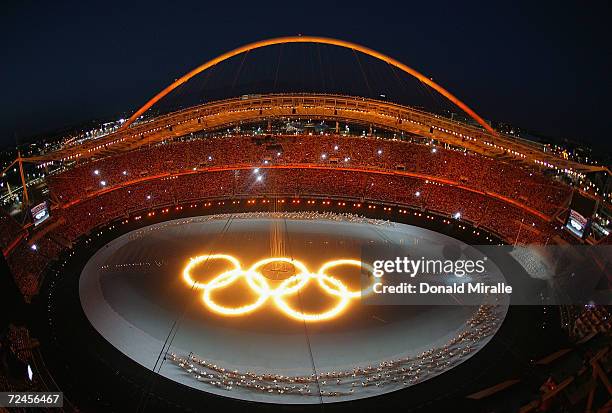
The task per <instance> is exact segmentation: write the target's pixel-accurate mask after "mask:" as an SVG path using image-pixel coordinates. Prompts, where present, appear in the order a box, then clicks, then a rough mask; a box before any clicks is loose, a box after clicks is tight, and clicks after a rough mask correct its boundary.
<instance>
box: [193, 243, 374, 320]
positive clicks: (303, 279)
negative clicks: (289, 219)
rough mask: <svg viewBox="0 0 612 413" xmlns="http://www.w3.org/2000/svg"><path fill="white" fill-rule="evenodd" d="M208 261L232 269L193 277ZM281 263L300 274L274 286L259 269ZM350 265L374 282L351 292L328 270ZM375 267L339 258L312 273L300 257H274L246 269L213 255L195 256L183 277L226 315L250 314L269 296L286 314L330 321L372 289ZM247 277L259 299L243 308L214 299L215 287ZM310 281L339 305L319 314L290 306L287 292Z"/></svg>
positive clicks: (232, 260) (230, 258)
mask: <svg viewBox="0 0 612 413" xmlns="http://www.w3.org/2000/svg"><path fill="white" fill-rule="evenodd" d="M209 260H224V261H227V262H229V263H230V264H231V265H232V266H233V269H231V270H228V271H225V272H223V273H221V274H219V275H217V276H216V277H215V278H213V279H212V280H210V281H209V282H207V283H202V282H199V281H196V280H194V279H193V277H192V276H191V271H192V270H193V268H194V267H196V266H197V265H199V264H201V263H203V262H207V261H209ZM275 262H282V263H287V264H290V265H292V266H293V267H294V268H295V269H296V272H297V274H295V275H292V276H291V277H288V278H286V279H285V280H283V281H282V282H281V283H280V284H279V285H278V286H277V287H276V288H271V287H270V284H269V283H268V281H267V280H266V278H265V277H264V276H263V275H262V274H261V272H259V271H258V269H259V268H261V267H264V266H265V265H268V264H270V263H275ZM342 265H348V266H354V267H359V268H361V267H364V268H365V269H366V270H367V271H369V275H370V277H371V278H372V283H371V284H370V285H369V286H368V288H367V289H366V290H364V291H361V290H356V291H350V290H349V289H348V288H347V287H346V286H345V285H344V283H342V281H340V280H338V279H336V278H334V277H332V276H330V275H327V274H326V271H328V270H330V269H331V268H334V267H338V266H342ZM372 273H373V268H372V266H371V265H369V264H365V263H362V262H361V261H358V260H352V259H340V260H333V261H328V262H326V263H325V264H323V265H322V266H321V268H320V269H319V271H318V272H316V273H311V272H310V271H309V270H308V268H307V267H306V266H305V265H304V264H303V263H302V262H301V261H298V260H294V259H291V258H286V257H272V258H266V259H263V260H261V261H258V262H256V263H255V264H253V265H252V266H251V267H250V268H249V269H247V270H243V269H242V268H241V265H240V261H238V260H237V259H236V258H235V257H232V256H231V255H226V254H210V255H199V256H197V257H192V258H191V259H190V260H189V262H188V263H187V265H186V266H185V268H184V269H183V280H184V281H185V282H186V283H187V284H188V285H189V286H190V287H192V288H195V289H198V290H204V294H203V296H202V299H203V300H204V303H205V304H206V306H207V307H208V308H209V309H210V310H212V311H214V312H215V313H218V314H222V315H226V316H240V315H245V314H248V313H251V312H253V311H255V310H256V309H258V308H259V307H261V306H262V305H263V304H264V303H265V302H266V301H268V299H272V300H273V301H274V304H275V305H276V307H277V308H278V309H280V310H281V311H282V312H283V313H285V314H286V315H287V316H289V317H291V318H293V319H296V320H299V321H311V322H315V321H323V320H329V319H331V318H334V317H336V316H337V315H338V314H340V313H341V312H342V311H343V310H344V309H345V308H346V306H347V305H348V304H349V302H350V301H351V300H352V299H355V298H359V297H361V296H363V295H368V294H370V293H371V292H372V284H373V282H374V277H373V276H372ZM242 277H244V278H245V280H246V282H247V284H248V285H249V287H250V288H251V290H252V291H253V292H255V293H256V294H258V297H257V299H256V300H255V301H254V302H253V303H251V304H247V305H244V306H241V307H226V306H222V305H220V304H218V303H217V302H215V301H214V300H213V298H212V293H213V292H214V291H215V290H220V289H222V288H225V287H227V286H229V285H231V284H232V283H234V282H236V281H237V280H239V279H240V278H242ZM311 280H315V281H316V282H318V284H319V286H320V287H321V288H322V289H323V290H324V291H325V292H326V293H327V294H329V295H331V296H334V297H336V298H337V299H338V302H337V304H336V305H335V306H334V307H333V308H332V309H330V310H327V311H323V312H320V313H306V312H301V311H298V310H296V309H294V308H293V307H291V306H290V305H289V304H288V303H287V301H286V300H285V297H286V296H288V295H293V294H296V293H297V292H298V291H300V290H301V289H302V288H304V287H305V286H306V285H307V284H308V283H309V282H310V281H311Z"/></svg>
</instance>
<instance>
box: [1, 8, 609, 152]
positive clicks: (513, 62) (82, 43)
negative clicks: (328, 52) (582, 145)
mask: <svg viewBox="0 0 612 413" xmlns="http://www.w3.org/2000/svg"><path fill="white" fill-rule="evenodd" d="M82 3H88V2H28V1H21V2H19V1H14V2H11V3H10V4H9V3H8V2H5V3H3V5H2V12H1V13H0V43H1V52H0V53H1V58H0V74H1V75H2V79H3V86H2V93H1V97H0V144H2V145H12V144H14V143H15V136H17V137H18V139H19V140H22V141H23V140H27V139H29V138H30V137H32V136H34V135H36V134H41V133H46V132H49V131H53V130H57V129H61V128H63V127H66V126H70V125H78V124H81V123H83V122H85V121H88V120H90V119H93V118H98V119H99V118H109V117H113V116H116V115H120V114H129V113H130V112H131V111H133V110H135V109H136V108H137V107H138V106H140V105H141V104H143V103H144V102H145V101H146V100H147V99H148V98H149V97H151V96H152V95H154V94H155V93H156V92H157V91H158V90H160V89H161V88H163V87H164V86H165V85H167V84H168V83H170V82H171V81H172V80H173V79H175V78H176V77H179V76H180V75H182V74H183V73H185V72H186V71H188V70H190V69H192V68H193V67H195V66H197V65H199V64H201V63H203V62H205V61H206V60H208V59H210V58H212V57H214V56H216V55H218V54H220V53H223V52H225V51H227V50H229V49H232V48H234V47H237V46H240V45H242V44H245V43H249V42H252V41H255V40H260V39H265V38H270V37H276V36H282V35H295V34H299V33H301V34H308V35H321V36H328V37H336V38H340V39H344V40H349V41H353V42H356V43H360V44H363V45H365V46H368V47H371V48H373V49H376V50H379V51H381V52H383V53H386V54H389V55H390V56H392V57H395V58H397V59H398V60H400V61H402V62H404V63H406V64H408V65H409V66H412V67H414V68H415V69H417V70H419V71H421V72H422V73H424V74H426V75H428V76H431V77H433V78H434V80H435V81H437V82H438V83H440V84H441V85H443V86H444V87H446V88H447V89H448V90H450V91H451V92H453V93H454V94H456V95H457V96H458V97H459V98H460V99H462V100H463V101H464V102H466V103H467V104H468V105H470V106H472V108H474V109H475V110H476V111H477V112H478V113H479V114H481V115H482V116H483V117H485V118H487V119H496V120H503V121H507V122H511V123H513V124H515V125H517V126H521V127H524V128H527V129H531V130H533V131H536V132H539V133H541V134H544V135H548V136H554V137H568V138H575V139H577V140H583V141H585V142H589V143H591V144H595V145H596V146H600V147H602V148H605V149H606V150H608V151H610V150H612V142H611V141H612V139H611V136H610V132H609V130H610V126H611V122H610V119H611V118H612V116H611V115H610V106H611V105H610V103H609V100H608V99H609V97H610V92H611V89H612V88H611V85H612V82H611V81H610V73H612V70H611V69H612V67H611V66H612V65H611V60H612V59H611V58H610V54H611V47H610V39H612V36H611V31H612V30H611V29H610V26H611V25H610V19H611V18H612V13H611V7H610V5H609V4H608V3H609V2H608V1H601V2H576V3H564V2H550V3H546V2H539V1H530V2H525V3H523V4H522V5H520V4H517V3H516V2H508V3H502V2H498V1H489V2H486V3H478V4H476V3H470V4H469V5H466V4H463V3H464V2H460V1H453V2H448V3H436V2H433V1H420V2H414V3H412V2H407V1H406V2H396V4H393V3H385V2H383V1H370V2H368V3H363V4H360V3H359V2H355V1H351V2H346V3H335V2H321V3H316V2H314V1H310V2H298V1H284V2H280V3H272V2H264V1H249V2H245V3H244V4H240V2H214V3H211V2H206V1H193V2H180V1H170V2H168V1H166V2H159V3H156V2H152V1H151V2H143V3H140V4H137V3H132V4H131V5H125V4H122V3H123V2H121V3H119V2H118V3H112V2H110V1H105V2H99V3H98V5H96V6H92V5H86V4H82Z"/></svg>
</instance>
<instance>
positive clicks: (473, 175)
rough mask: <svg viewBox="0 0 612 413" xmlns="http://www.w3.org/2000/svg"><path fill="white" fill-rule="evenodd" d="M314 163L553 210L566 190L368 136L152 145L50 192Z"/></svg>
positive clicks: (75, 194) (74, 193)
mask: <svg viewBox="0 0 612 413" xmlns="http://www.w3.org/2000/svg"><path fill="white" fill-rule="evenodd" d="M289 164H290V165H295V164H309V165H312V164H318V165H325V166H327V167H338V168H341V167H351V168H368V169H371V168H375V169H384V170H388V171H398V170H404V171H406V172H408V173H414V174H422V175H428V176H431V177H435V178H440V179H444V180H450V181H453V182H455V183H457V184H460V185H465V186H468V187H471V188H474V189H476V190H479V191H485V192H487V191H488V192H493V193H496V194H499V195H501V196H504V197H508V198H512V199H514V200H516V201H518V202H520V203H523V204H525V205H527V206H530V207H532V208H534V209H537V210H539V211H542V212H543V213H545V214H549V215H550V214H553V213H555V212H556V211H557V210H558V208H559V206H560V205H562V204H563V203H564V202H565V201H566V200H567V199H568V197H569V194H570V189H569V188H568V187H567V186H564V185H562V184H560V183H557V182H555V181H553V180H551V179H550V178H548V177H545V176H544V175H542V174H541V173H540V172H537V171H535V170H529V169H527V168H525V167H521V166H518V165H515V164H510V163H507V162H503V161H500V160H496V159H492V158H488V157H485V156H482V155H478V154H472V153H468V152H464V151H459V150H454V149H445V148H442V147H435V146H432V145H424V144H418V143H412V142H408V141H398V140H390V139H381V138H370V137H349V136H340V135H314V136H311V135H287V136H278V135H275V136H272V137H256V136H244V135H239V136H224V137H211V138H202V139H197V140H191V141H186V142H174V143H165V144H159V145H155V146H152V147H146V148H142V149H139V150H136V151H132V152H127V153H123V154H119V155H115V156H113V157H107V158H103V159H101V160H98V161H93V162H89V163H85V164H82V165H80V166H77V167H74V168H72V169H69V170H67V171H65V172H63V173H61V174H58V175H55V176H51V177H50V178H49V185H50V188H51V193H52V195H54V196H55V197H56V198H57V199H58V200H59V201H60V202H68V201H71V200H73V199H77V198H80V197H82V196H83V195H84V194H88V193H95V192H97V191H100V190H101V189H105V188H110V187H113V186H116V185H121V184H123V183H126V182H129V181H133V180H135V179H140V178H144V177H147V176H156V175H160V174H168V173H177V172H185V171H191V170H193V169H194V168H196V169H201V168H206V167H228V166H239V165H262V166H264V165H270V166H272V165H289Z"/></svg>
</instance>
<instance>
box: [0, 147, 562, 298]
mask: <svg viewBox="0 0 612 413" xmlns="http://www.w3.org/2000/svg"><path fill="white" fill-rule="evenodd" d="M271 165H284V168H272V169H270V168H265V166H271ZM323 165H325V166H326V167H321V166H323ZM313 166H314V167H313ZM345 166H346V167H350V168H354V169H353V170H346V169H342V168H340V167H345ZM206 167H223V168H217V170H214V169H213V170H209V169H205V168H206ZM257 168H259V169H257ZM398 169H401V170H406V171H410V172H414V173H415V174H419V175H418V176H416V175H406V174H397V173H394V172H395V171H397V170H398ZM426 176H434V177H436V178H440V179H429V178H427V177H426ZM49 186H50V190H51V194H52V196H53V197H54V198H55V199H56V200H57V201H59V202H58V204H57V207H56V208H54V210H53V212H52V215H53V216H54V219H55V220H60V219H63V220H64V221H63V222H62V223H61V224H59V225H57V226H56V227H54V228H53V230H52V231H50V232H49V233H48V234H46V235H45V236H43V237H41V238H40V239H38V240H37V241H36V248H32V245H31V243H25V242H22V243H21V244H20V245H18V246H17V248H15V250H14V251H12V253H11V254H10V256H9V257H8V263H9V265H10V266H11V268H12V270H13V272H14V274H15V277H16V279H17V281H18V285H19V287H20V288H21V290H22V292H23V293H24V295H25V296H26V297H27V296H32V295H34V294H36V292H37V290H38V288H39V284H40V282H39V281H40V274H41V273H42V272H43V270H44V269H45V267H46V265H47V264H48V262H49V261H50V260H51V259H52V258H53V257H56V256H57V255H58V254H59V252H60V250H61V249H62V248H63V247H64V246H65V245H66V244H69V243H70V242H72V241H74V240H76V239H77V238H78V237H80V236H81V235H83V234H86V233H88V232H89V231H91V230H92V229H94V228H95V227H97V226H100V225H102V224H104V223H107V222H110V221H113V220H116V219H120V218H122V217H128V216H130V215H132V214H133V213H136V212H139V211H148V210H151V209H155V208H161V207H165V206H174V205H178V204H184V203H188V202H198V201H201V200H205V199H213V198H217V199H218V198H232V197H234V198H245V197H257V196H278V195H281V196H288V197H299V196H319V197H342V198H351V199H353V200H370V201H380V202H387V203H393V204H398V205H403V206H409V207H412V208H416V209H417V210H421V211H432V212H436V213H439V214H442V215H444V216H447V217H449V219H451V217H453V218H461V220H465V221H469V222H471V223H472V224H473V225H474V226H475V227H482V228H485V229H486V230H488V231H489V232H492V233H495V234H496V235H498V236H500V237H501V238H503V239H505V240H506V241H508V242H511V243H513V242H518V243H542V244H543V243H548V242H549V239H550V237H551V236H552V235H553V234H554V232H555V231H554V229H555V228H553V224H551V223H549V222H547V221H545V220H543V219H541V218H539V217H538V216H537V215H536V214H532V213H530V212H528V211H527V210H526V209H524V208H520V207H519V206H517V205H513V204H512V203H508V202H505V201H504V199H503V197H510V198H512V199H514V200H516V201H518V202H519V203H520V204H524V205H528V206H530V207H531V208H533V209H536V210H539V211H542V212H544V213H546V214H552V213H554V212H555V210H556V209H557V208H559V207H560V206H561V204H562V203H563V202H564V200H565V199H566V198H567V197H568V196H569V189H568V188H567V187H564V186H562V185H561V184H558V183H555V182H554V181H552V180H550V179H549V178H546V177H544V176H543V175H541V174H539V173H537V172H535V171H528V170H526V169H524V168H522V167H519V166H516V165H510V164H507V163H501V162H498V161H495V160H493V159H489V158H486V157H483V156H480V155H474V154H467V153H465V152H461V151H456V150H452V149H444V148H440V147H433V146H428V145H422V144H416V143H411V142H404V141H391V140H389V139H377V138H363V137H361V138H357V137H343V136H336V135H334V136H327V135H321V136H308V135H297V136H273V137H261V136H259V137H253V136H242V135H241V136H225V137H215V138H206V139H197V140H192V141H188V142H176V143H170V144H161V145H157V146H153V147H150V148H145V149H140V150H137V151H133V152H129V153H125V154H120V155H117V156H114V157H109V158H104V159H102V160H99V161H94V162H90V163H86V164H83V165H80V166H77V167H74V168H72V169H69V170H66V171H65V172H63V173H61V174H58V175H55V176H52V177H51V178H50V180H49ZM491 194H495V196H490V195H491ZM497 195H501V196H502V197H499V196H497ZM70 201H73V202H70ZM0 224H1V225H3V226H7V228H8V227H11V225H10V224H11V222H10V219H9V218H6V217H3V218H2V221H0ZM18 231H20V229H19V227H18V226H17V227H13V229H11V230H10V231H3V232H2V238H1V239H0V240H2V242H5V238H6V240H10V239H11V238H13V237H14V235H15V234H16V233H18ZM58 240H59V241H60V242H58ZM23 263H27V265H23Z"/></svg>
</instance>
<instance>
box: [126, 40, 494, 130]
mask: <svg viewBox="0 0 612 413" xmlns="http://www.w3.org/2000/svg"><path fill="white" fill-rule="evenodd" d="M288 43H317V44H327V45H332V46H338V47H342V48H345V49H351V50H355V51H358V52H361V53H363V54H366V55H368V56H371V57H373V58H375V59H378V60H381V61H383V62H385V63H388V64H390V65H391V66H394V67H396V68H398V69H399V70H401V71H403V72H405V73H407V74H409V75H411V76H413V77H415V78H416V79H418V80H419V81H421V82H423V83H424V84H426V85H427V86H429V87H431V88H432V89H434V90H435V91H437V92H438V93H440V94H441V95H442V96H444V97H445V98H447V99H448V100H449V101H451V102H452V103H454V104H455V105H456V106H457V107H459V108H460V109H461V110H463V111H464V112H465V113H467V114H468V115H469V116H470V117H471V118H472V119H474V120H475V121H476V122H477V123H478V124H479V125H480V126H482V127H483V128H484V129H485V130H487V131H488V132H490V133H492V134H495V131H494V130H493V128H491V126H489V124H488V123H486V122H485V121H484V120H483V119H482V118H481V117H480V116H479V115H478V114H477V113H476V112H474V111H473V110H472V109H471V108H470V107H468V106H467V105H466V104H465V103H463V102H462V101H461V100H459V99H458V98H457V97H456V96H455V95H453V94H452V93H450V92H449V91H448V90H446V89H445V88H443V87H442V86H440V85H439V84H438V83H436V82H434V81H433V80H431V79H430V78H428V77H427V76H425V75H423V74H422V73H420V72H418V71H417V70H415V69H413V68H411V67H409V66H407V65H405V64H404V63H402V62H400V61H398V60H396V59H394V58H392V57H390V56H387V55H385V54H383V53H380V52H377V51H376V50H373V49H370V48H368V47H365V46H361V45H359V44H356V43H352V42H347V41H344V40H338V39H332V38H328V37H318V36H288V37H277V38H274V39H268V40H261V41H258V42H254V43H249V44H247V45H244V46H241V47H238V48H236V49H234V50H230V51H229V52H226V53H223V54H222V55H219V56H217V57H215V58H214V59H212V60H209V61H208V62H206V63H204V64H202V65H200V66H198V67H196V68H195V69H193V70H192V71H190V72H188V73H186V74H185V75H183V76H181V77H180V78H178V79H177V80H175V81H174V82H172V83H171V84H170V85H168V86H167V87H166V88H164V89H163V90H162V91H161V92H159V93H158V94H157V95H155V96H154V97H153V98H151V99H150V100H149V101H148V102H147V103H145V104H144V105H143V106H142V107H141V108H140V109H138V110H137V111H136V112H134V114H133V115H132V116H131V117H130V118H129V119H128V120H127V121H126V122H125V123H124V124H123V125H122V128H123V129H125V128H127V127H129V126H130V125H131V124H132V123H133V122H134V121H136V120H137V119H138V118H139V117H140V116H141V115H142V114H144V113H145V112H146V111H147V110H149V108H151V107H152V106H153V105H155V104H156V103H157V102H159V101H160V100H161V99H163V98H164V97H165V96H167V95H168V94H169V93H170V92H172V91H173V90H174V89H176V88H177V87H179V86H181V85H182V84H184V83H186V82H187V81H189V79H191V78H193V77H194V76H197V75H198V74H199V73H201V72H203V71H205V70H207V69H209V68H211V67H213V66H215V65H217V64H219V63H221V62H223V61H225V60H227V59H230V58H232V57H234V56H237V55H239V54H242V53H246V52H248V51H250V50H254V49H260V48H263V47H268V46H273V45H279V44H288Z"/></svg>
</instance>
